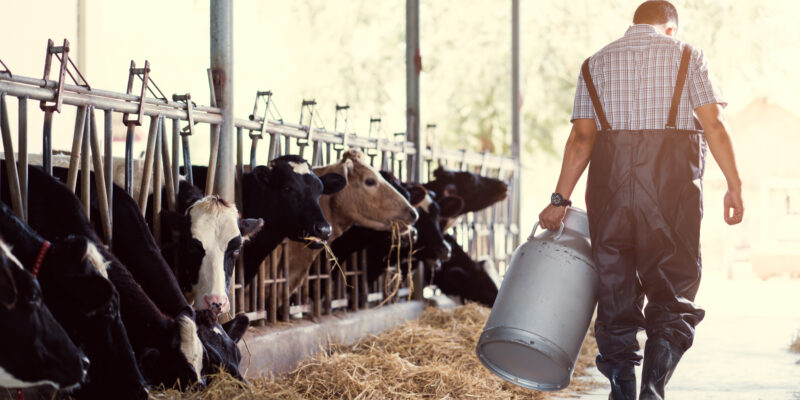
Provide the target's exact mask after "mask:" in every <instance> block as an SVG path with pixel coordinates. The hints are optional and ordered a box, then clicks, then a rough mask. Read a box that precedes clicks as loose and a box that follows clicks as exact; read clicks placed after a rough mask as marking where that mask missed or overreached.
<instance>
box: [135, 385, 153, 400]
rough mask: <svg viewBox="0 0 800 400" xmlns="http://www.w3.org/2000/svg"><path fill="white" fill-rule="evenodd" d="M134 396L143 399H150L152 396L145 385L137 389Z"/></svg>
mask: <svg viewBox="0 0 800 400" xmlns="http://www.w3.org/2000/svg"><path fill="white" fill-rule="evenodd" d="M134 398H136V399H141V400H146V399H149V398H150V391H148V390H147V388H145V387H140V388H139V389H137V390H136V394H135V395H134Z"/></svg>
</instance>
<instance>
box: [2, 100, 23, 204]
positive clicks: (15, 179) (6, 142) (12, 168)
mask: <svg viewBox="0 0 800 400" xmlns="http://www.w3.org/2000/svg"><path fill="white" fill-rule="evenodd" d="M0 130H1V131H2V136H3V150H4V151H5V153H6V174H7V175H8V189H9V192H10V193H9V194H10V195H11V206H12V207H13V208H14V213H15V214H17V216H18V217H20V218H24V213H23V209H22V196H21V193H20V187H19V174H18V173H17V163H15V162H14V144H13V143H12V142H11V128H10V127H9V125H8V105H7V104H6V94H5V93H3V92H0Z"/></svg>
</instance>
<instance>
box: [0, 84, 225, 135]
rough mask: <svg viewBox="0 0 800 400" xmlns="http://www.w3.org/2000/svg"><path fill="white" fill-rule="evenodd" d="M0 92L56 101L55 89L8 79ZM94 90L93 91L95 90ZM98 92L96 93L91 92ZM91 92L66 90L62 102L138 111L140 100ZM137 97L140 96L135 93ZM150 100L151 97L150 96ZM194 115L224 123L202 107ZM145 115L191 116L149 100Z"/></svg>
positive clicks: (186, 119) (185, 119)
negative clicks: (203, 110)
mask: <svg viewBox="0 0 800 400" xmlns="http://www.w3.org/2000/svg"><path fill="white" fill-rule="evenodd" d="M0 92H7V93H8V94H9V95H11V96H15V97H24V96H27V97H30V98H31V100H40V101H41V100H45V101H54V100H55V97H56V92H55V90H53V89H50V88H41V87H34V86H28V85H22V84H19V83H14V82H9V81H8V80H6V79H1V78H0ZM92 92H94V90H92ZM92 94H96V93H92ZM92 94H89V93H74V92H63V93H62V100H63V104H69V105H73V106H87V105H91V106H93V107H94V108H96V109H98V110H115V111H117V112H120V113H128V114H134V113H137V112H138V111H139V106H138V104H137V103H131V102H128V101H124V100H119V99H114V98H110V97H101V96H95V95H92ZM134 97H136V99H137V100H138V96H134ZM148 100H149V99H148ZM193 111H194V115H193V118H194V120H195V121H196V122H204V123H209V124H218V123H220V122H222V115H220V114H217V113H212V112H208V111H206V112H200V107H198V108H193ZM143 115H147V116H154V115H164V116H165V117H167V118H180V119H181V120H184V121H188V120H189V117H188V114H187V112H186V110H184V109H182V108H179V107H174V106H172V105H170V104H152V102H149V101H146V102H145V106H144V111H143Z"/></svg>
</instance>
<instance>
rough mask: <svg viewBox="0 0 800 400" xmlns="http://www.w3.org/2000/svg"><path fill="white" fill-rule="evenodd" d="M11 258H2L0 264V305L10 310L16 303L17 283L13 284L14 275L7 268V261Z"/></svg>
mask: <svg viewBox="0 0 800 400" xmlns="http://www.w3.org/2000/svg"><path fill="white" fill-rule="evenodd" d="M9 261H11V260H8V259H6V260H3V262H0V263H2V264H3V265H2V266H0V305H2V306H3V307H5V308H6V310H11V309H12V308H14V306H15V305H16V303H17V285H15V284H14V277H13V276H12V275H11V271H10V270H9V269H8V265H7V263H8V262H9Z"/></svg>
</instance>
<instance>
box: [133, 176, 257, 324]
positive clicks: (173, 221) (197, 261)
mask: <svg viewBox="0 0 800 400" xmlns="http://www.w3.org/2000/svg"><path fill="white" fill-rule="evenodd" d="M148 216H149V218H148V220H150V221H152V211H149V212H148ZM160 218H161V221H162V227H163V228H162V231H163V232H164V235H165V237H170V235H171V234H172V233H175V234H177V238H178V239H177V249H178V252H177V257H171V254H170V253H169V250H168V251H166V252H165V258H166V259H167V261H168V262H170V263H171V267H173V269H174V270H175V271H177V275H178V282H179V284H180V285H181V288H182V289H183V290H184V293H185V294H186V295H187V298H188V299H189V302H190V303H193V304H194V307H195V308H197V309H201V310H202V309H212V310H215V311H216V312H217V313H224V312H228V311H229V310H230V301H229V298H228V288H229V287H230V283H231V277H232V276H233V267H234V264H235V263H236V259H237V258H238V256H239V252H240V250H241V249H242V246H243V245H244V243H245V241H246V240H248V239H249V238H250V237H251V236H253V235H255V234H256V233H257V232H258V231H259V230H261V227H262V226H263V225H264V221H263V220H262V219H259V218H244V219H241V220H240V219H239V212H238V211H237V210H236V206H235V205H233V204H230V203H228V202H227V201H225V200H224V199H222V198H221V197H219V196H217V195H211V196H203V192H202V191H201V190H200V189H199V188H198V187H196V186H193V185H191V184H190V183H189V182H187V181H185V180H181V181H180V183H179V190H178V198H177V211H168V210H165V211H162V212H161V215H160Z"/></svg>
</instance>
